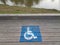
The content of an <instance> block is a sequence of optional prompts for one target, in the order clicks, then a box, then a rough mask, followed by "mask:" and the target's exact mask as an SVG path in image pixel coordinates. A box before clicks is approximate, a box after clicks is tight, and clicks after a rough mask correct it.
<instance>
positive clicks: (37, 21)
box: [0, 17, 60, 45]
mask: <svg viewBox="0 0 60 45" xmlns="http://www.w3.org/2000/svg"><path fill="white" fill-rule="evenodd" d="M9 18H11V19H9ZM25 25H39V26H40V29H41V30H40V31H41V34H42V39H43V41H42V42H23V43H21V42H19V39H20V36H21V35H20V34H21V26H25ZM0 45H60V17H37V18H36V17H5V18H4V19H3V17H0Z"/></svg>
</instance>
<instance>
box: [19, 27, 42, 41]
mask: <svg viewBox="0 0 60 45" xmlns="http://www.w3.org/2000/svg"><path fill="white" fill-rule="evenodd" d="M21 30H22V31H21V37H20V42H42V36H41V32H40V27H39V26H22V28H21Z"/></svg>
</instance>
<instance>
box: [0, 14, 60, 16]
mask: <svg viewBox="0 0 60 45" xmlns="http://www.w3.org/2000/svg"><path fill="white" fill-rule="evenodd" d="M0 16H60V14H0Z"/></svg>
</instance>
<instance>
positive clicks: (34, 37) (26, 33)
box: [24, 27, 37, 40]
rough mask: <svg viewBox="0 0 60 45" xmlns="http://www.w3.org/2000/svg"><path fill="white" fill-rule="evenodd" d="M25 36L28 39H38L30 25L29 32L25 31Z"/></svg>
mask: <svg viewBox="0 0 60 45" xmlns="http://www.w3.org/2000/svg"><path fill="white" fill-rule="evenodd" d="M27 35H30V37H27ZM24 38H25V39H26V40H31V39H36V38H37V36H34V34H33V33H32V31H31V30H30V29H29V27H27V32H25V33H24Z"/></svg>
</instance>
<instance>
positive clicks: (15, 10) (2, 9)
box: [0, 5, 60, 14]
mask: <svg viewBox="0 0 60 45" xmlns="http://www.w3.org/2000/svg"><path fill="white" fill-rule="evenodd" d="M35 13H36V14H38V13H60V11H58V10H55V9H43V8H41V9H40V8H27V7H18V6H7V5H6V6H5V5H0V14H35Z"/></svg>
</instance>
